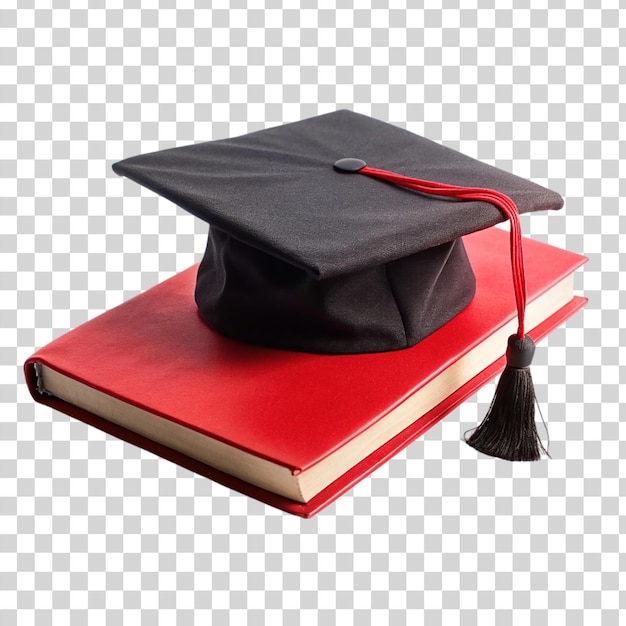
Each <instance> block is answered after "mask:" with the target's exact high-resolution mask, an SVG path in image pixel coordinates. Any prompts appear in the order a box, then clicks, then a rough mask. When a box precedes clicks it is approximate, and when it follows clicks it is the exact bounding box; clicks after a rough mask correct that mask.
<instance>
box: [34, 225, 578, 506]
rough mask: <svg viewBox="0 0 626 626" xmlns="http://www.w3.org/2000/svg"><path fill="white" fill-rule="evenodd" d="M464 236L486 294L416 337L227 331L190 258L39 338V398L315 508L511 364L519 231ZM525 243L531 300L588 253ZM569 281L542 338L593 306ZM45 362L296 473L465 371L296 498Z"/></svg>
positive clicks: (178, 458) (194, 465) (278, 501)
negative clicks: (147, 431)
mask: <svg viewBox="0 0 626 626" xmlns="http://www.w3.org/2000/svg"><path fill="white" fill-rule="evenodd" d="M464 241H465V244H466V247H467V250H468V254H469V256H470V259H471V262H472V266H473V269H474V272H475V274H476V277H477V292H476V296H475V298H474V300H473V301H472V302H471V304H470V305H469V306H468V307H467V308H466V309H464V310H463V311H462V312H461V313H460V314H459V315H457V316H456V317H455V318H454V319H453V320H452V321H451V322H449V323H448V324H446V325H445V326H444V327H443V328H441V329H440V330H438V331H436V332H435V333H433V334H432V335H431V336H430V337H428V338H427V339H425V340H424V341H422V342H420V343H419V344H417V345H416V346H414V347H413V348H408V349H406V350H399V351H393V352H383V353H374V354H359V355H317V354H309V353H297V352H290V351H282V350H272V349H268V348H263V347H258V346H253V345H249V344H244V343H241V342H237V341H233V340H230V339H227V338H225V337H222V336H221V335H219V334H217V333H215V332H213V331H212V330H211V329H210V328H208V326H207V325H206V324H205V323H204V322H203V321H202V320H201V318H200V317H199V315H198V312H197V309H196V305H195V302H194V299H193V290H194V285H195V276H196V268H195V267H192V268H189V269H188V270H186V271H184V272H182V273H180V274H178V275H177V276H175V277H173V278H171V279H169V280H167V281H165V282H163V283H161V284H160V285H157V286H156V287H154V288H152V289H150V290H148V291H147V292H145V293H143V294H140V295H139V296H136V297H135V298H133V299H131V300H129V301H128V302H126V303H124V304H122V305H120V306H118V307H116V308H115V309H112V310H111V311H108V312H107V313H104V314H102V315H100V316H98V317H97V318H95V319H93V320H91V321H90V322H87V323H86V324H83V325H82V326H80V327H78V328H76V329H75V330H73V331H70V332H69V333H67V334H65V335H64V336H62V337H60V338H58V339H57V340H55V341H53V342H52V343H50V344H49V345H48V346H45V347H44V348H42V349H41V350H39V351H38V352H37V353H35V354H34V355H33V356H32V357H31V358H30V359H29V360H28V361H27V363H26V365H25V370H26V378H27V381H28V384H29V389H30V391H31V393H32V394H33V397H34V398H35V399H36V400H38V401H40V402H43V403H44V404H47V405H49V406H52V407H53V408H56V409H58V410H60V411H63V412H64V413H67V414H69V415H72V416H73V417H76V418H78V419H80V420H82V421H84V422H86V423H88V424H91V425H93V426H96V427H98V428H100V429H102V430H104V431H106V432H108V433H110V434H112V435H114V436H116V437H119V438H121V439H124V440H126V441H129V442H130V443H133V444H135V445H139V446H141V447H143V448H145V449H147V450H149V451H151V452H153V453H155V454H158V455H160V456H162V457H165V458H167V459H169V460H171V461H173V462H176V463H179V464H180V465H182V466H184V467H187V468H188V469H190V470H192V471H195V472H197V473H200V474H202V475H205V476H207V477H209V478H211V479H213V480H216V481H217V482H220V483H223V484H225V485H227V486H229V487H231V488H233V489H236V490H238V491H241V492H243V493H246V494H248V495H250V496H252V497H255V498H257V499H259V500H262V501H264V502H266V503H268V504H270V505H272V506H275V507H278V508H280V509H283V510H285V511H288V512H290V513H294V514H297V515H301V516H304V517H309V516H312V515H314V514H316V513H317V512H319V511H320V510H321V509H322V508H324V507H325V506H327V505H328V504H330V503H331V502H332V501H334V499H336V498H337V497H338V496H339V495H341V494H342V493H343V492H345V491H346V490H347V489H349V488H350V487H352V486H353V485H354V484H355V483H356V482H357V481H359V480H361V479H362V478H363V477H365V476H366V475H368V474H369V473H371V472H372V471H373V470H374V469H375V468H376V467H378V466H379V465H381V464H382V463H384V462H385V461H386V460H387V459H389V458H390V457H391V456H393V455H394V454H396V453H397V452H398V451H399V450H401V449H402V448H404V447H405V446H406V445H408V444H409V443H410V442H411V441H413V440H414V439H415V438H416V437H418V436H420V435H421V434H422V433H423V432H425V430H427V429H428V428H430V427H431V426H432V425H433V424H435V423H436V422H437V421H438V420H440V419H441V418H442V417H444V416H445V415H446V414H448V413H449V412H450V411H451V410H452V409H454V408H455V407H456V406H458V404H460V403H461V402H462V401H463V400H464V399H465V398H467V397H468V396H470V395H471V394H473V393H474V392H475V391H476V390H477V389H478V388H480V387H481V386H482V385H483V384H485V383H487V382H489V381H490V380H492V379H493V377H494V376H496V375H497V373H498V372H499V371H500V370H501V369H502V368H503V367H504V358H503V354H504V350H505V347H506V336H507V335H508V334H510V332H511V330H510V329H512V328H513V326H514V318H515V303H514V297H513V288H512V286H511V280H510V265H509V256H508V255H509V252H508V233H506V232H505V231H502V230H499V229H495V228H491V229H488V230H485V231H481V232H479V233H475V234H472V235H468V236H466V237H465V238H464ZM525 256H526V269H527V281H528V294H529V298H528V301H529V303H530V304H529V310H530V308H531V306H532V303H533V302H539V301H540V300H541V298H542V297H543V296H544V294H549V293H551V290H553V289H554V288H555V285H559V284H561V283H562V282H563V281H564V280H565V279H566V278H567V277H571V275H572V274H573V272H574V270H575V269H576V268H577V267H579V266H580V265H582V263H584V261H585V259H584V257H581V256H579V255H576V254H573V253H570V252H566V251H563V250H559V249H557V248H554V247H552V246H549V245H546V244H542V243H539V242H535V241H532V240H525ZM563 293H564V296H563V297H565V296H567V297H566V301H562V302H561V301H559V300H558V298H557V299H554V298H553V299H552V301H551V302H552V304H551V306H552V308H553V309H554V310H545V308H543V309H542V308H541V307H539V308H537V311H536V313H535V314H534V319H533V317H531V316H530V315H529V317H528V322H529V323H528V326H529V328H533V330H532V331H531V332H530V334H531V336H533V338H534V339H535V340H536V341H538V340H540V339H541V338H542V337H544V336H545V335H546V334H547V333H549V332H550V331H551V330H552V329H554V328H556V327H557V326H558V325H560V324H561V323H562V322H563V321H565V320H566V319H567V318H568V317H569V316H571V315H572V314H573V313H574V312H575V311H576V310H578V309H579V308H581V307H582V306H583V305H584V303H585V300H584V299H583V298H578V297H573V298H572V297H571V292H568V291H567V290H565V291H564V292H563ZM568 293H569V294H570V295H567V294H568ZM500 336H503V337H504V339H503V340H500ZM491 344H493V346H492V345H491ZM481 346H483V347H485V346H488V348H487V347H485V348H484V349H483V355H482V357H481V358H482V359H483V360H484V363H482V362H480V360H479V362H473V363H472V366H471V367H469V368H459V367H457V365H458V364H459V363H460V362H461V361H462V360H463V358H464V357H465V356H466V355H469V354H470V353H472V352H473V351H474V350H475V349H477V348H479V347H481ZM35 364H45V365H47V366H49V367H50V368H52V369H54V370H55V371H58V372H61V373H63V374H64V375H66V376H68V377H70V378H72V379H75V380H76V381H79V382H81V383H84V384H86V385H88V386H89V387H92V388H94V389H96V390H99V391H101V392H103V393H105V394H107V395H110V396H111V397H114V398H118V399H120V400H123V401H124V402H127V403H130V404H132V405H134V406H136V407H138V408H141V409H143V410H145V411H147V412H149V413H152V414H155V415H157V416H160V417H162V418H164V419H166V420H170V421H173V422H175V423H178V424H181V425H183V426H184V427H185V428H188V429H191V430H192V431H195V432H197V433H200V434H202V435H204V436H206V437H209V438H211V439H213V440H215V441H218V442H221V443H223V444H225V445H226V446H229V447H230V448H232V449H236V450H238V451H241V452H243V453H244V454H248V455H252V456H254V457H258V458H259V459H264V460H265V461H268V462H269V463H271V464H274V465H276V466H277V467H280V468H284V469H285V471H287V472H288V473H290V474H291V475H298V474H302V473H305V472H307V470H310V469H311V468H315V467H317V466H319V465H320V464H322V463H324V462H325V461H326V460H327V459H330V458H332V457H333V455H337V454H339V453H341V452H342V451H343V450H345V449H346V448H347V447H349V446H350V445H351V442H354V441H355V440H357V439H358V438H359V437H361V436H362V435H364V434H366V433H369V432H372V431H373V430H375V429H376V428H377V425H379V424H383V423H384V420H385V418H386V416H388V415H390V414H391V413H392V412H393V411H395V410H396V409H398V408H399V407H403V406H409V404H410V403H411V402H412V401H413V400H414V399H415V398H417V397H418V393H419V392H420V390H424V389H425V388H427V386H428V385H429V383H431V382H433V381H437V380H438V379H439V378H440V377H441V376H442V373H448V374H450V372H454V373H455V375H454V376H448V378H447V379H446V385H445V386H444V387H443V388H441V389H440V390H439V392H438V393H439V395H437V394H434V395H433V394H430V395H428V398H427V400H428V402H426V404H424V403H417V404H415V406H413V407H412V409H413V411H409V412H408V413H409V414H408V415H405V416H404V417H403V419H402V420H400V421H396V422H394V426H393V428H391V429H386V430H385V432H384V433H382V434H381V435H380V436H379V437H378V438H374V439H373V441H371V442H370V443H369V444H368V445H369V446H370V447H371V448H372V449H371V451H370V452H369V453H367V454H366V455H365V456H364V458H362V459H360V460H358V461H357V462H356V463H352V464H351V465H349V467H347V468H345V471H344V472H342V473H341V475H340V476H338V477H337V478H334V479H333V480H331V481H330V482H329V484H327V485H326V486H324V487H323V488H322V489H321V490H320V491H318V492H317V493H316V494H315V495H314V496H313V497H310V498H308V499H307V501H306V502H297V501H295V500H294V499H292V498H287V497H285V496H284V495H279V494H277V493H275V492H274V491H270V490H268V489H263V488H261V487H259V486H256V485H254V484H251V483H250V481H248V480H242V479H240V478H236V477H235V476H233V475H231V474H228V473H225V472H223V471H220V470H219V469H217V468H216V467H214V466H211V465H209V464H207V463H203V462H200V461H198V460H197V459H194V458H192V457H190V456H188V455H185V454H182V453H181V452H178V451H176V450H174V449H172V448H170V447H169V446H166V445H163V444H162V443H158V442H155V441H152V440H151V439H149V438H147V437H145V436H143V435H140V434H138V433H137V432H134V431H133V430H129V429H128V428H124V427H121V426H119V425H117V424H115V423H113V422H111V421H108V420H106V419H103V418H101V417H98V416H97V415H96V414H94V413H93V412H91V411H86V410H84V409H81V408H80V407H77V406H74V405H72V404H70V403H68V402H65V401H64V400H62V399H60V398H56V397H53V396H49V395H46V394H44V393H41V391H42V390H41V389H40V388H38V380H37V376H36V372H35ZM455 364H456V365H455ZM477 367H478V368H479V369H478V371H473V369H472V368H477ZM457 370H458V371H457ZM412 399H413V400H412ZM431 405H432V406H431ZM396 431H397V432H396Z"/></svg>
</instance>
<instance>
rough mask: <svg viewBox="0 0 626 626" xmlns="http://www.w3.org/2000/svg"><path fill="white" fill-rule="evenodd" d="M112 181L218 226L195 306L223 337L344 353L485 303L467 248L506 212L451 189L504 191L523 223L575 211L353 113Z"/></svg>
mask: <svg viewBox="0 0 626 626" xmlns="http://www.w3.org/2000/svg"><path fill="white" fill-rule="evenodd" d="M346 159H347V160H346ZM365 164H367V167H365V168H364V167H363V166H364V165H365ZM370 166H371V167H370ZM371 168H377V169H378V168H379V169H380V170H383V173H382V174H380V175H376V174H375V172H374V170H372V169H371ZM113 169H114V171H115V172H116V173H118V174H120V175H123V176H127V177H128V178H130V179H132V180H134V181H136V182H138V183H140V184H141V185H144V186H145V187H147V188H149V189H151V190H153V191H155V192H156V193H158V194H160V195H161V196H163V197H165V198H167V199H169V200H171V201H172V202H174V203H176V204H177V205H179V206H180V207H182V208H183V209H185V210H187V211H189V212H190V213H192V214H193V215H195V216H197V217H199V218H200V219H202V220H204V221H206V222H208V223H209V224H210V229H209V237H208V243H207V248H206V252H205V255H204V258H203V260H202V262H201V264H200V267H199V271H198V279H197V286H196V294H195V296H196V302H197V305H198V309H199V311H200V314H201V315H202V317H203V318H204V320H205V321H206V322H207V323H208V324H209V325H210V326H211V327H212V328H214V329H215V330H217V331H218V332H220V333H223V334H224V335H227V336H229V337H232V338H236V339H241V340H244V341H248V342H253V343H257V344H262V345H266V346H271V347H276V348H283V349H290V350H298V351H306V352H319V353H330V354H347V353H362V352H378V351H385V350H397V349H402V348H407V347H409V346H412V345H414V344H415V343H417V342H418V341H420V340H421V339H423V338H424V337H426V336H428V335H429V334H431V333H432V332H433V331H435V330H436V329H437V328H439V327H441V326H442V325H443V324H445V323H446V322H447V321H449V320H450V319H451V318H452V317H454V316H455V315H456V314H458V313H459V312H460V311H461V310H462V309H463V308H464V307H465V306H466V305H467V304H468V303H469V302H470V301H471V299H472V297H473V294H474V288H475V282H474V275H473V273H472V269H471V266H470V264H469V261H468V258H467V256H466V254H465V250H464V247H463V242H462V240H461V239H460V237H462V236H463V235H466V234H469V233H471V232H474V231H477V230H481V229H484V228H487V227H490V226H493V225H494V224H496V223H498V222H502V221H504V220H505V219H506V217H507V214H506V212H503V209H502V206H499V205H498V203H497V202H496V203H494V201H493V199H491V197H490V196H489V197H487V196H482V195H480V194H478V195H477V194H474V195H473V196H472V195H469V196H468V195H467V194H466V195H463V194H461V193H460V192H459V193H456V192H455V193H456V197H452V196H454V195H455V193H453V191H452V190H453V188H452V187H451V186H454V189H466V188H472V189H475V188H480V189H481V190H483V191H485V190H487V191H489V190H496V192H498V193H499V194H505V197H506V198H510V200H512V201H513V202H514V206H515V205H516V207H517V209H516V210H518V211H519V213H526V212H529V211H536V210H543V209H558V208H560V207H561V206H562V204H563V201H562V198H561V197H560V196H559V195H558V194H557V193H554V192H552V191H549V190H547V189H545V188H543V187H540V186H539V185H536V184H534V183H532V182H529V181H527V180H524V179H522V178H519V177H517V176H515V175H513V174H511V173H508V172H505V171H503V170H500V169H497V168H495V167H492V166H490V165H487V164H485V163H481V162H480V161H477V160H475V159H473V158H471V157H468V156H465V155H463V154H460V153H459V152H457V151H455V150H452V149H449V148H446V147H444V146H441V145H440V144H437V143H434V142H432V141H429V140H428V139H425V138H423V137H420V136H418V135H415V134H413V133H411V132H408V131H407V130H404V129H402V128H399V127H396V126H393V125H390V124H387V123H385V122H381V121H378V120H375V119H372V118H370V117H367V116H364V115H360V114H357V113H354V112H351V111H336V112H333V113H329V114H326V115H321V116H318V117H313V118H310V119H306V120H303V121H300V122H295V123H291V124H285V125H282V126H278V127H275V128H269V129H266V130H261V131H257V132H253V133H249V134H246V135H243V136H240V137H235V138H231V139H224V140H219V141H210V142H204V143H197V144H194V145H189V146H184V147H180V148H172V149H168V150H161V151H159V152H154V153H151V154H145V155H139V156H134V157H131V158H128V159H126V160H124V161H121V162H119V163H116V164H114V165H113ZM361 173H367V174H369V175H359V174H361ZM390 173H393V174H391V175H390V176H387V177H386V178H385V175H387V174H390ZM394 175H399V176H397V178H396V179H394V178H393V176H394ZM402 176H406V177H410V178H407V179H406V180H405V183H402V182H401V181H400V179H401V178H402ZM416 179H419V180H420V181H421V182H426V181H437V186H436V188H435V187H432V188H431V187H429V186H423V185H422V186H420V185H419V184H414V183H412V182H410V181H415V180H416ZM406 181H409V182H406ZM496 192H494V193H496ZM437 193H442V194H444V195H435V194H437ZM459 199H461V200H462V201H459ZM520 339H521V338H520Z"/></svg>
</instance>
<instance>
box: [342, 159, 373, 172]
mask: <svg viewBox="0 0 626 626" xmlns="http://www.w3.org/2000/svg"><path fill="white" fill-rule="evenodd" d="M366 165H367V163H366V162H365V161H362V160H361V159H353V158H348V159H339V160H338V161H335V169H336V170H337V171H338V172H358V171H359V170H362V169H363V168H364V167H365V166H366Z"/></svg>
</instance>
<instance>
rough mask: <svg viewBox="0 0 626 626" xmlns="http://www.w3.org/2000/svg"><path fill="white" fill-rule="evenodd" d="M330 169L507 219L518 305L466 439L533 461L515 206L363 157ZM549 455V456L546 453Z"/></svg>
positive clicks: (529, 343)
mask: <svg viewBox="0 0 626 626" xmlns="http://www.w3.org/2000/svg"><path fill="white" fill-rule="evenodd" d="M335 168H336V169H337V170H339V171H342V172H354V173H356V172H359V173H361V174H365V175H367V176H371V177H373V178H378V179H380V180H385V181H387V182H389V183H393V184H396V185H400V186H403V187H408V188H409V189H414V190H415V191H419V192H421V193H426V194H430V195H436V196H445V197H449V198H456V199H458V200H479V201H483V202H490V203H491V204H493V205H495V206H497V207H498V208H499V209H500V210H501V211H502V212H503V213H504V214H505V215H506V216H507V217H508V218H509V221H510V222H511V269H512V274H513V288H514V291H515V302H516V305H517V334H515V335H512V336H511V337H509V343H508V348H507V352H506V354H507V365H506V368H505V370H504V372H503V373H502V376H501V377H500V381H499V382H498V386H497V388H496V394H495V396H494V399H493V402H492V403H491V406H490V408H489V411H488V412H487V415H486V417H485V419H484V420H483V422H482V423H481V424H480V426H478V428H476V430H475V431H474V432H473V434H472V435H471V437H470V438H469V439H466V441H467V443H468V444H469V445H470V446H472V447H474V448H475V449H476V450H478V451H479V452H483V453H484V454H489V455H491V456H496V457H500V458H502V459H508V460H509V461H536V460H538V459H540V458H541V454H542V452H543V453H545V454H547V451H546V449H545V448H544V447H543V445H542V444H541V441H540V439H539V435H538V434H537V428H536V425H535V404H536V398H535V389H534V386H533V381H532V377H531V375H530V369H529V366H530V362H531V361H532V357H533V354H534V352H535V344H534V342H533V340H532V339H531V338H530V337H528V336H527V335H525V333H524V315H525V311H526V270H525V268H524V250H523V245H522V229H521V226H520V222H519V212H518V209H517V206H516V204H515V202H513V200H511V198H509V197H508V196H507V195H505V194H503V193H501V192H499V191H495V190H493V189H485V188H480V187H460V186H457V185H448V184H445V183H438V182H433V181H428V180H421V179H419V178H412V177H409V176H402V175H401V174H395V173H394V172H388V171H386V170H379V169H376V168H373V167H369V166H368V165H367V164H366V163H365V161H361V160H360V159H355V158H349V159H340V160H339V161H337V162H336V163H335ZM548 456H549V455H548Z"/></svg>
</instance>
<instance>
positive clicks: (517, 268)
mask: <svg viewBox="0 0 626 626" xmlns="http://www.w3.org/2000/svg"><path fill="white" fill-rule="evenodd" d="M359 173H360V174H366V175H367V176H371V177H373V178H379V179H381V180H385V181H387V182H390V183H393V184H396V185H401V186H403V187H408V188H409V189H413V190H414V191H419V192H421V193H426V194H429V195H434V196H444V197H448V198H457V199H459V200H478V201H482V202H489V203H490V204H493V205H495V206H497V207H498V208H499V209H500V210H501V211H502V212H503V213H504V214H505V215H506V216H507V218H508V219H509V222H510V224H511V231H510V250H511V269H512V273H513V288H514V291H515V303H516V307H517V336H518V337H519V338H520V339H523V338H524V336H525V332H524V317H525V312H526V269H525V266H524V252H523V247H522V246H523V243H522V229H521V225H520V221H519V212H518V210H517V206H516V204H515V202H513V200H512V199H511V198H510V197H509V196H507V195H506V194H504V193H501V192H499V191H495V190H494V189H486V188H482V187H460V186H457V185H448V184H446V183H437V182H433V181H428V180H421V179H419V178H412V177H408V176H402V175H401V174H395V173H394V172H388V171H387V170H380V169H377V168H374V167H369V166H367V165H366V166H365V167H363V168H362V169H361V170H359Z"/></svg>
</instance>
